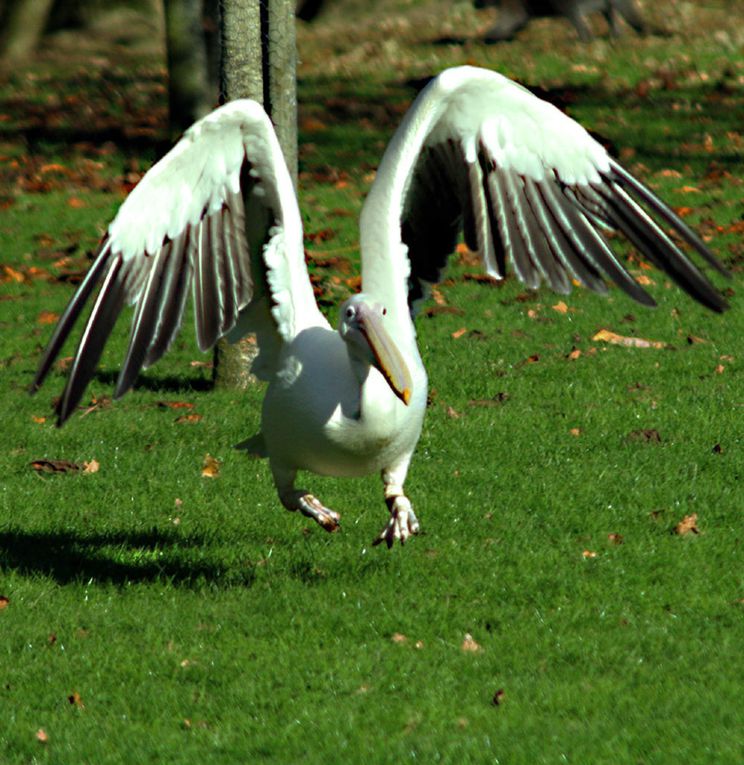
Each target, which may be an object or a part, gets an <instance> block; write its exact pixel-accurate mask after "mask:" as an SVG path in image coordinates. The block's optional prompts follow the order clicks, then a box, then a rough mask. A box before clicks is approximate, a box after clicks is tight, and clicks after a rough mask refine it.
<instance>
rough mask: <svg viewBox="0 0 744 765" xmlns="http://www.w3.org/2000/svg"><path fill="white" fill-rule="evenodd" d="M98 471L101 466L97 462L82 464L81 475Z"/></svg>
mask: <svg viewBox="0 0 744 765" xmlns="http://www.w3.org/2000/svg"><path fill="white" fill-rule="evenodd" d="M100 469H101V465H100V463H99V462H98V460H90V461H89V462H83V473H97V472H98V471H99V470H100Z"/></svg>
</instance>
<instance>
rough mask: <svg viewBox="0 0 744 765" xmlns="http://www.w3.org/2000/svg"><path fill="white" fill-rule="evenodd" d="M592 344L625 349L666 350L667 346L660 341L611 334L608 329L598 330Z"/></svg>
mask: <svg viewBox="0 0 744 765" xmlns="http://www.w3.org/2000/svg"><path fill="white" fill-rule="evenodd" d="M592 340H593V341H594V342H597V343H599V342H601V343H611V344H612V345H623V346H625V347H626V348H667V347H668V346H667V344H666V343H663V342H661V341H660V340H646V339H645V338H643V337H627V336H625V335H618V334H617V333H616V332H611V331H610V330H609V329H600V330H599V331H598V332H596V333H595V334H594V335H593V336H592Z"/></svg>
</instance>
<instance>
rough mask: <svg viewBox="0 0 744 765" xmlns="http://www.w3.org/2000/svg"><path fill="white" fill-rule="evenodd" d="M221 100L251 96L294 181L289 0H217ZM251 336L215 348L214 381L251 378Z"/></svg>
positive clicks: (230, 383) (236, 384) (240, 383)
mask: <svg viewBox="0 0 744 765" xmlns="http://www.w3.org/2000/svg"><path fill="white" fill-rule="evenodd" d="M220 9H221V26H220V32H221V43H222V58H221V73H220V87H221V94H222V99H223V100H225V101H232V100H234V99H236V98H252V99H254V100H255V101H258V102H260V103H262V104H263V106H264V109H266V111H267V112H268V114H269V116H270V117H271V119H272V121H273V122H274V125H275V127H276V132H277V136H278V137H279V143H280V144H281V146H282V150H283V152H284V156H285V158H286V160H287V166H288V167H289V171H290V174H291V175H292V179H293V180H294V181H295V185H296V180H297V91H296V84H297V79H296V48H295V29H294V1H293V0H221V4H220ZM257 351H258V349H257V346H256V343H255V338H252V337H248V338H245V339H244V340H241V341H240V342H238V343H235V344H230V343H228V342H227V341H226V340H220V342H219V343H218V344H217V348H216V349H215V357H214V362H215V363H214V381H215V384H216V385H217V386H218V387H224V388H235V389H241V388H246V387H248V386H249V385H251V384H252V383H254V382H255V378H254V377H253V375H252V374H251V373H250V371H249V370H250V365H251V363H252V361H253V359H254V358H255V357H256V355H257Z"/></svg>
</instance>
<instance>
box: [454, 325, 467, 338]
mask: <svg viewBox="0 0 744 765" xmlns="http://www.w3.org/2000/svg"><path fill="white" fill-rule="evenodd" d="M467 331H468V328H467V327H460V329H456V330H455V331H454V332H453V333H452V338H453V339H454V340H459V339H460V338H461V337H462V336H463V335H464V334H465V333H466V332H467Z"/></svg>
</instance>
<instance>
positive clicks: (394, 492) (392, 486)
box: [372, 453, 420, 549]
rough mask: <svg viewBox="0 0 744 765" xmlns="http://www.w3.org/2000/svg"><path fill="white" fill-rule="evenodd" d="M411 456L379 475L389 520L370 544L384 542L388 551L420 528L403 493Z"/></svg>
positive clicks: (408, 500)
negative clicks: (395, 543) (383, 488)
mask: <svg viewBox="0 0 744 765" xmlns="http://www.w3.org/2000/svg"><path fill="white" fill-rule="evenodd" d="M412 456H413V454H412V453H411V454H407V455H406V456H405V457H404V458H403V459H401V460H400V462H398V463H397V464H395V465H394V466H392V467H388V468H385V469H384V470H383V471H382V473H381V475H382V483H383V484H384V486H385V503H386V504H387V506H388V510H389V511H390V520H389V521H388V522H387V523H386V524H385V528H383V530H382V531H381V532H380V534H379V536H378V537H377V538H376V539H375V541H374V542H373V543H372V544H374V545H379V544H380V543H381V542H385V544H386V545H387V546H388V549H389V548H391V547H392V546H393V542H395V540H396V539H400V543H401V544H402V545H403V544H405V543H406V539H408V537H410V536H412V535H413V534H418V533H419V530H420V526H419V522H418V518H416V513H414V512H413V506H412V505H411V500H410V499H408V497H407V496H406V495H405V493H404V492H403V482H404V481H405V480H406V474H407V473H408V466H409V464H410V463H411V457H412Z"/></svg>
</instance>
